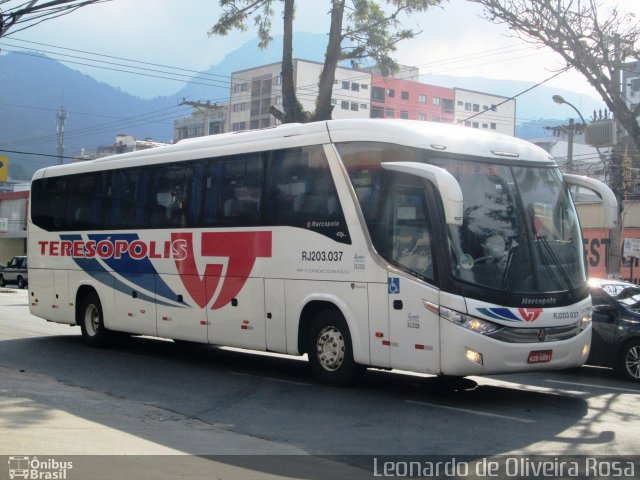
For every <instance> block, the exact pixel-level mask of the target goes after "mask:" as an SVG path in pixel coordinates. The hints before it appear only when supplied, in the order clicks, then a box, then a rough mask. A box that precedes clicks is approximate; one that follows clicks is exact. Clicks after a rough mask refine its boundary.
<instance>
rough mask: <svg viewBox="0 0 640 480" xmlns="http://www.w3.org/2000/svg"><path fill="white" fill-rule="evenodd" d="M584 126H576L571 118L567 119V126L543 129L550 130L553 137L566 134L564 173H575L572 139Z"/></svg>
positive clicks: (582, 124)
mask: <svg viewBox="0 0 640 480" xmlns="http://www.w3.org/2000/svg"><path fill="white" fill-rule="evenodd" d="M585 127H586V125H585V124H584V123H579V124H576V123H575V121H574V120H573V118H570V119H569V124H568V125H555V126H553V127H544V129H545V130H552V131H553V135H554V136H558V137H560V136H562V134H563V133H566V134H567V161H566V162H565V167H564V169H565V173H575V168H574V165H573V139H574V137H575V135H576V134H580V133H582V132H583V131H584V129H585Z"/></svg>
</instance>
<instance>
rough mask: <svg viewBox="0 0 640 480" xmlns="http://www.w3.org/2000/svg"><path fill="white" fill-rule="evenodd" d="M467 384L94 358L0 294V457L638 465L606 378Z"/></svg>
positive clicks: (249, 365)
mask: <svg viewBox="0 0 640 480" xmlns="http://www.w3.org/2000/svg"><path fill="white" fill-rule="evenodd" d="M470 380H471V381H470V382H469V384H468V385H467V386H466V388H464V389H459V390H451V389H449V388H445V387H444V386H443V385H442V384H441V382H439V380H438V379H437V378H435V377H429V376H422V375H414V374H409V373H404V372H395V371H393V372H384V371H378V370H370V371H369V372H368V373H367V375H366V376H365V378H364V379H363V380H362V381H361V382H360V383H359V384H358V385H357V386H354V387H350V388H341V389H338V388H331V387H327V386H323V385H320V384H317V383H316V382H315V381H314V380H313V379H312V378H311V376H310V374H309V372H308V369H307V363H306V361H305V360H304V359H300V358H292V357H286V356H282V355H272V354H259V353H255V352H242V351H239V350H235V349H228V348H219V347H212V346H197V345H196V346H192V345H179V344H175V343H173V342H171V341H164V340H159V339H153V338H143V337H134V338H131V339H128V340H123V341H122V342H121V343H118V344H117V345H115V346H112V347H109V348H106V349H93V348H90V347H87V346H85V345H84V344H83V343H82V339H81V336H80V330H79V328H77V327H73V328H72V327H69V326H66V325H58V324H52V323H47V322H46V321H44V320H42V319H39V318H36V317H33V316H31V315H30V314H29V312H28V306H27V292H26V291H19V290H8V289H3V290H0V455H6V456H9V455H11V456H16V455H29V456H33V455H39V456H40V457H41V458H45V457H43V456H46V455H48V456H58V457H60V456H69V455H74V456H76V455H77V456H92V457H74V458H75V459H76V461H77V462H81V459H85V462H84V463H85V464H87V465H89V466H91V467H92V471H93V474H94V475H97V473H96V472H97V471H99V472H103V473H104V472H107V473H109V475H108V476H106V477H100V476H95V477H91V478H125V477H127V478H134V477H133V476H132V475H131V474H130V470H127V469H131V468H133V469H135V470H136V471H137V472H138V473H140V472H145V474H146V473H149V475H151V474H153V476H149V477H148V478H191V477H187V476H185V472H186V471H187V470H188V471H189V472H191V473H193V472H199V473H200V474H202V475H205V474H206V476H207V477H208V478H249V479H251V478H283V477H286V478H329V477H331V478H371V475H372V472H371V458H372V457H371V456H392V455H398V456H400V455H402V456H409V457H404V458H411V456H416V458H417V457H418V456H425V455H430V456H432V455H443V456H458V457H463V456H467V457H470V458H480V457H490V456H496V455H518V454H522V455H526V456H533V455H551V456H559V455H578V454H579V455H620V456H622V457H621V458H626V457H630V458H631V456H633V455H636V454H638V453H639V447H638V446H639V445H640V431H639V429H638V428H637V425H638V420H639V417H640V412H639V410H640V408H639V406H638V401H637V399H638V393H640V385H636V384H634V383H630V382H627V381H625V380H622V379H619V378H617V377H616V376H615V375H614V374H613V372H611V371H609V370H606V369H599V368H592V367H583V368H581V369H576V370H571V371H563V372H546V373H536V374H526V375H524V374H523V375H508V376H495V377H473V378H471V379H470ZM185 454H186V455H188V456H184V455H185ZM96 455H117V456H118V457H94V456H96ZM121 455H126V456H127V457H120V456H121ZM177 455H182V457H177ZM210 456H213V457H210ZM58 457H56V458H58ZM47 458H48V457H47ZM114 458H116V459H117V460H113V459H114ZM186 462H188V467H187V463H186ZM0 463H1V464H0V478H8V477H6V476H4V477H3V476H2V475H3V473H2V469H4V468H6V465H5V462H0ZM81 463H82V462H81ZM103 464H105V465H106V466H104V467H103ZM80 467H82V465H80V466H77V467H76V470H75V471H74V472H72V473H77V472H79V471H80ZM85 467H86V465H85ZM98 467H100V468H98ZM212 472H213V473H215V475H211V473H212ZM120 474H122V475H120ZM216 475H217V476H216ZM197 476H201V475H197ZM89 477H90V475H89V476H87V475H83V476H82V477H79V476H78V477H73V476H72V475H69V476H68V477H67V478H69V479H73V478H89ZM136 478H138V477H136ZM139 478H147V477H144V476H140V477H139ZM194 478H195V477H194Z"/></svg>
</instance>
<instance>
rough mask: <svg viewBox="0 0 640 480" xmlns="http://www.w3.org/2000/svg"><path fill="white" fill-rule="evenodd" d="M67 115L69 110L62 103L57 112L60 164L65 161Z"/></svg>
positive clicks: (57, 141)
mask: <svg viewBox="0 0 640 480" xmlns="http://www.w3.org/2000/svg"><path fill="white" fill-rule="evenodd" d="M67 116H68V115H67V111H66V110H65V109H64V107H63V106H62V105H60V110H58V111H57V112H56V134H57V140H56V143H57V146H58V163H59V164H60V165H62V164H63V163H64V162H63V158H64V123H65V122H66V121H67Z"/></svg>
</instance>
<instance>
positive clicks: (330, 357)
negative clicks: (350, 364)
mask: <svg viewBox="0 0 640 480" xmlns="http://www.w3.org/2000/svg"><path fill="white" fill-rule="evenodd" d="M344 345H345V344H344V338H343V337H342V333H340V330H338V329H337V328H336V327H326V328H324V329H323V330H322V331H321V332H320V335H318V341H317V344H316V353H317V355H318V360H319V361H320V365H322V368H324V369H325V370H328V371H334V370H337V369H338V368H340V365H342V362H343V360H344Z"/></svg>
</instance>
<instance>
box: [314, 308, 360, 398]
mask: <svg viewBox="0 0 640 480" xmlns="http://www.w3.org/2000/svg"><path fill="white" fill-rule="evenodd" d="M307 353H308V355H309V364H310V366H311V372H312V373H313V375H314V377H316V378H317V379H318V380H319V381H321V382H323V383H326V384H328V385H333V386H337V387H342V386H345V385H349V384H350V383H353V382H354V381H355V380H356V379H357V378H358V377H359V376H361V375H362V373H363V372H364V367H362V366H361V365H358V364H357V363H355V361H354V360H353V347H352V343H351V334H350V332H349V328H348V327H347V322H346V321H345V319H344V317H343V316H342V314H341V313H340V312H338V311H336V310H324V311H322V312H320V313H319V314H318V315H317V316H316V318H315V319H314V320H313V323H312V325H311V328H310V329H309V335H308V338H307Z"/></svg>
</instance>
